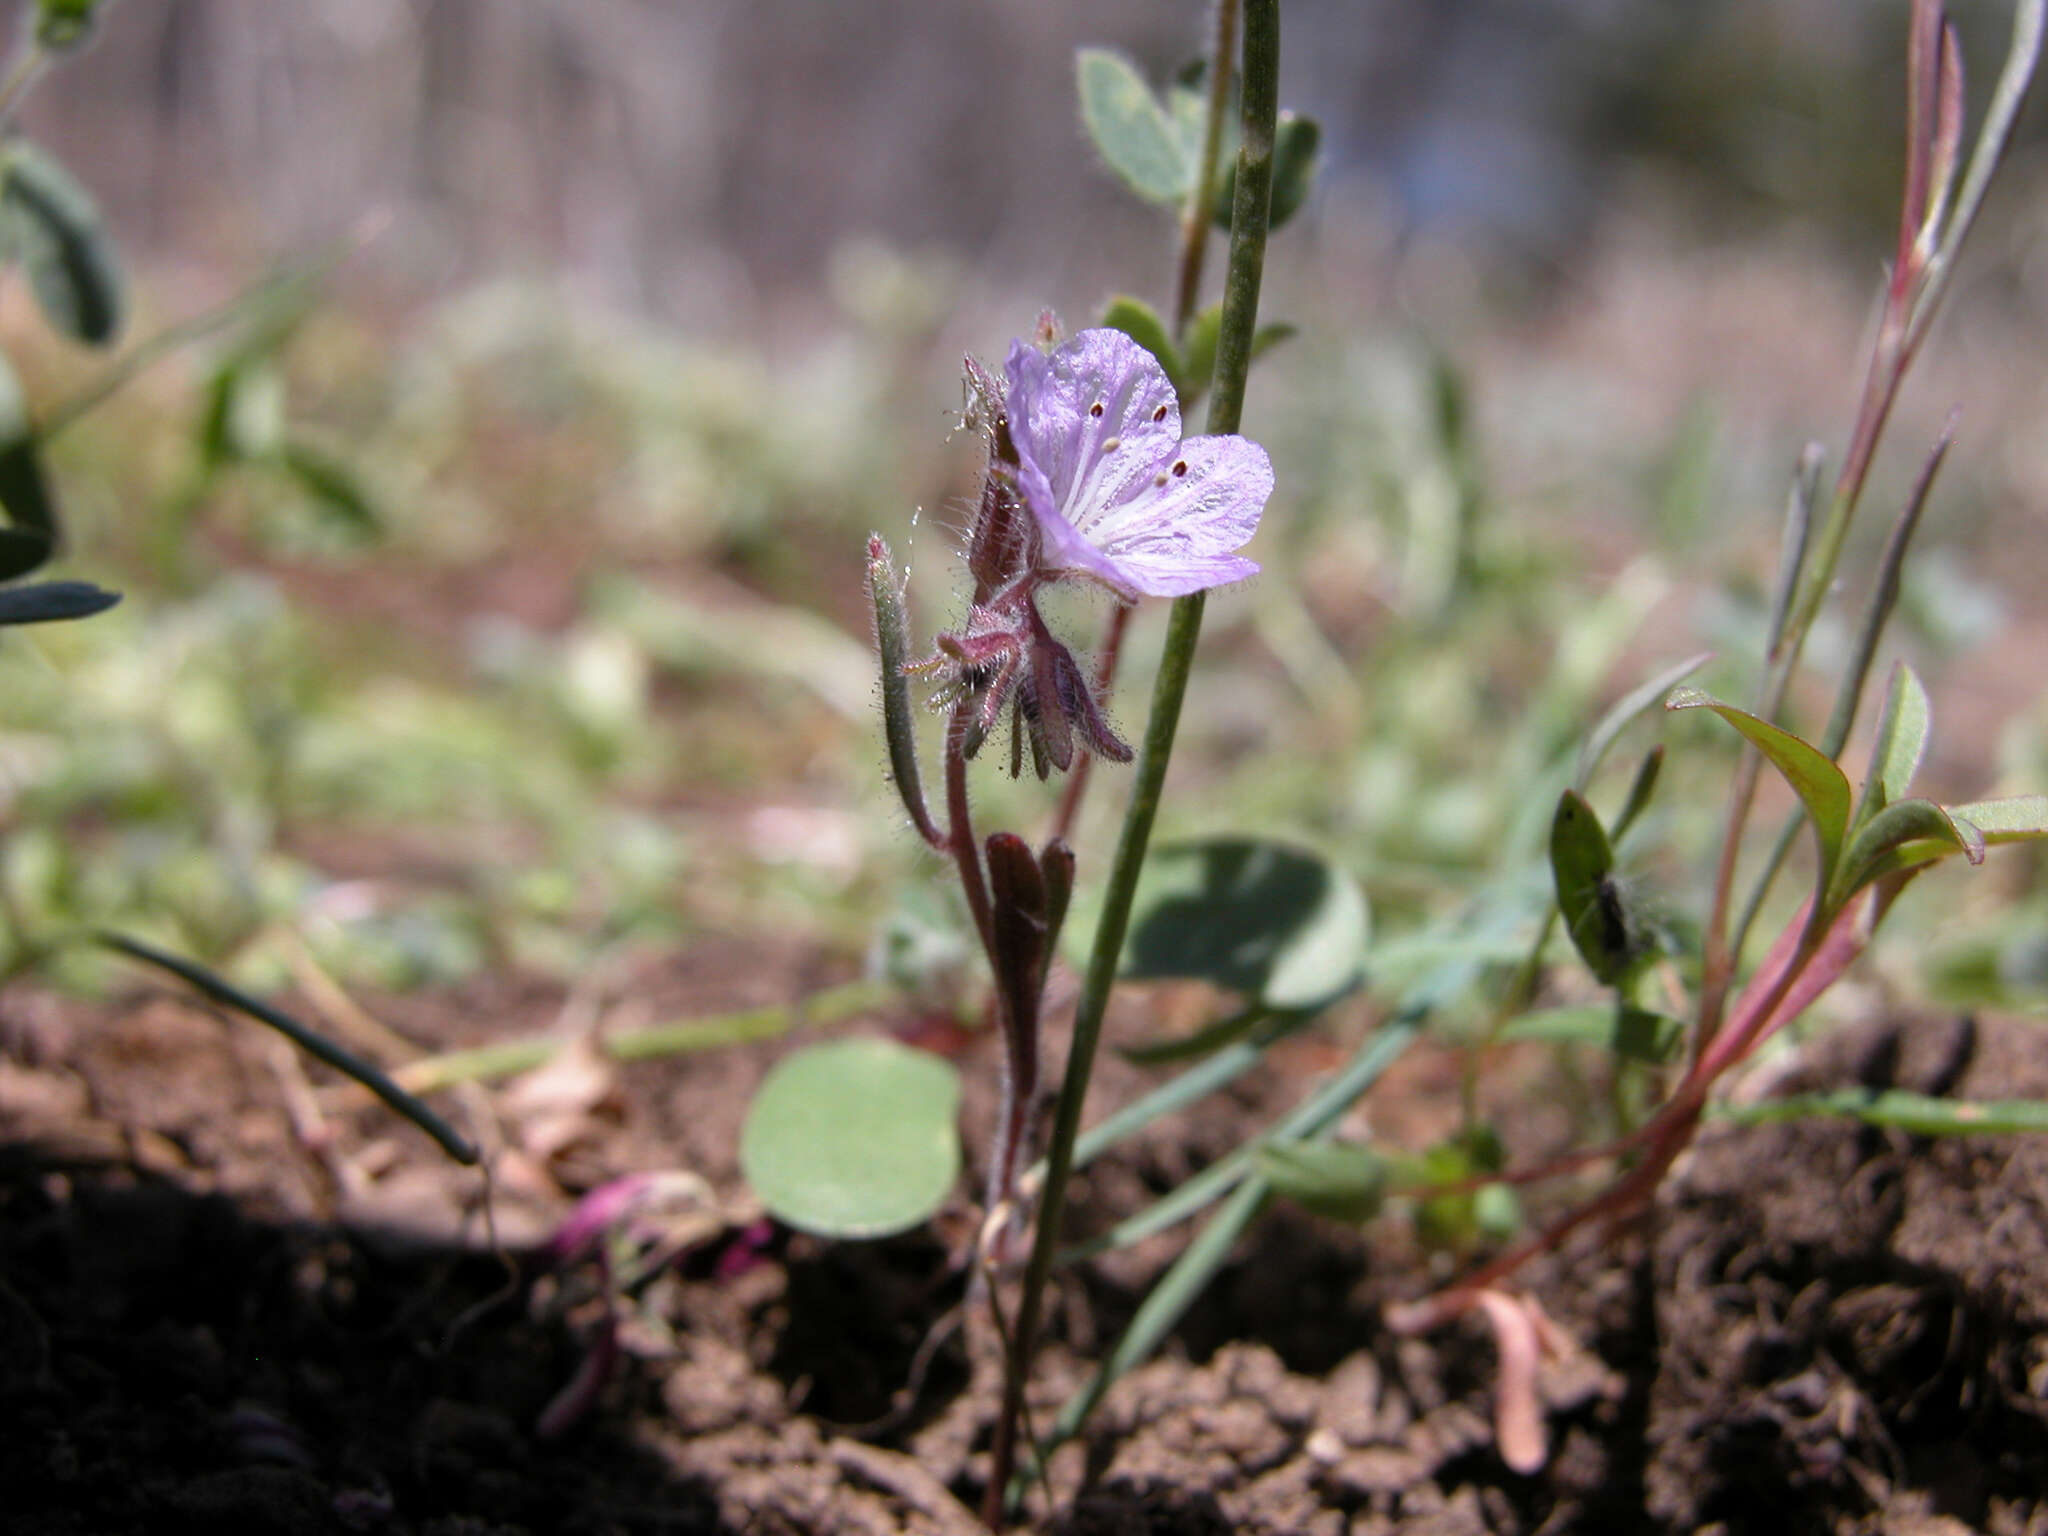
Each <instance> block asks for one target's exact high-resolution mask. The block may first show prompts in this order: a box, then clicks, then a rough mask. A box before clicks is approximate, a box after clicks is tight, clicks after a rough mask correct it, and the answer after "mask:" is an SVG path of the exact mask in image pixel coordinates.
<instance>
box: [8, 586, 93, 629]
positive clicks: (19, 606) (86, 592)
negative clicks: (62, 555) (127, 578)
mask: <svg viewBox="0 0 2048 1536" xmlns="http://www.w3.org/2000/svg"><path fill="white" fill-rule="evenodd" d="M119 601H121V594H120V593H118V592H109V591H106V590H105V589H104V588H101V587H96V586H94V585H93V584H92V583H91V582H89V581H44V582H38V583H36V584H35V585H34V586H28V587H9V588H6V589H5V590H0V624H46V623H49V622H50V621H51V620H53V619H84V618H90V617H91V616H92V615H93V614H96V613H104V612H106V610H107V609H109V608H111V607H113V606H114V604H116V603H118V602H119Z"/></svg>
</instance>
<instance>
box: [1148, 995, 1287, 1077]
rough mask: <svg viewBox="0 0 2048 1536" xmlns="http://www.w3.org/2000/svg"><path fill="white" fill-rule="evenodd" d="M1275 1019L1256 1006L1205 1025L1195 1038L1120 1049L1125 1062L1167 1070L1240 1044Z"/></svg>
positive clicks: (1171, 1038) (1172, 1037)
mask: <svg viewBox="0 0 2048 1536" xmlns="http://www.w3.org/2000/svg"><path fill="white" fill-rule="evenodd" d="M1272 1017H1273V1010H1272V1009H1270V1008H1261V1007H1258V1006H1257V1005H1254V1006H1252V1007H1250V1008H1245V1009H1240V1010H1239V1011H1238V1012H1236V1013H1233V1014H1228V1015H1226V1016H1225V1017H1223V1018H1220V1019H1218V1020H1216V1021H1215V1023H1213V1024H1205V1025H1203V1026H1202V1027H1201V1028H1200V1029H1198V1030H1196V1031H1195V1032H1194V1033H1193V1034H1191V1035H1169V1036H1167V1037H1166V1038H1165V1039H1161V1040H1146V1041H1142V1042H1141V1043H1139V1044H1137V1045H1125V1046H1119V1047H1118V1048H1117V1054H1118V1055H1120V1056H1122V1057H1123V1059H1124V1060H1125V1061H1128V1062H1133V1063H1135V1064H1136V1065H1138V1066H1141V1067H1157V1066H1164V1065H1167V1064H1169V1063H1171V1062H1176V1061H1193V1060H1196V1059H1197V1058H1199V1057H1202V1056H1207V1055H1209V1054H1211V1053H1212V1052H1215V1051H1220V1050H1222V1049H1224V1047H1226V1046H1231V1045H1235V1044H1237V1042H1238V1041H1240V1040H1242V1039H1244V1038H1245V1037H1246V1036H1247V1035H1249V1034H1251V1033H1252V1031H1253V1030H1255V1029H1258V1028H1259V1027H1260V1026H1261V1025H1263V1024H1264V1023H1265V1022H1266V1021H1267V1020H1268V1019H1271V1018H1272Z"/></svg>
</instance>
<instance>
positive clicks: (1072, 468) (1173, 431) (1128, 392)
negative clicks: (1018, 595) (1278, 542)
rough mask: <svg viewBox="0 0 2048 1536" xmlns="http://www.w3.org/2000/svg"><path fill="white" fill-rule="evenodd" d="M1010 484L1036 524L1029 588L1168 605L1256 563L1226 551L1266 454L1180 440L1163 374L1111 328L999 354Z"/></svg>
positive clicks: (1241, 528)
mask: <svg viewBox="0 0 2048 1536" xmlns="http://www.w3.org/2000/svg"><path fill="white" fill-rule="evenodd" d="M1008 375H1009V393H1008V397H1007V402H1006V405H1007V414H1008V416H1009V430H1010V436H1011V438H1012V440H1013V442H1014V443H1015V446H1016V452H1017V485H1018V489H1019V491H1020V492H1021V493H1022V495H1023V499H1024V504H1025V505H1026V506H1027V507H1028V508H1029V509H1030V512H1031V515H1032V518H1033V520H1034V521H1035V522H1036V523H1037V525H1038V533H1039V544H1040V547H1039V550H1038V552H1037V559H1036V561H1035V566H1036V572H1037V574H1038V576H1039V577H1040V579H1042V580H1051V579H1057V578H1059V577H1063V576H1069V575H1073V576H1085V577H1090V578H1093V579H1094V580H1096V581H1099V582H1101V583H1102V584H1103V585H1104V586H1106V587H1108V588H1109V589H1110V590H1111V591H1112V592H1114V593H1116V594H1117V596H1119V597H1121V598H1123V599H1125V600H1126V601H1135V600H1136V599H1137V598H1138V597H1140V596H1150V597H1180V596H1183V595H1185V594H1187V593H1190V592H1200V591H1202V590H1204V589H1205V588H1208V587H1215V586H1221V585H1223V584H1224V583H1225V582H1231V581H1238V580H1240V579H1242V578H1243V577H1246V576H1249V575H1251V574H1253V573H1254V572H1255V571H1257V570H1258V566H1257V565H1256V564H1255V563H1254V562H1252V561H1250V560H1247V559H1245V558H1244V557H1243V556H1242V555H1239V554H1237V553H1236V551H1237V550H1238V549H1240V548H1242V547H1243V545H1244V544H1245V543H1246V541H1247V540H1249V539H1250V538H1251V536H1252V533H1253V531H1254V530H1255V529H1256V528H1257V527H1258V525H1259V514H1260V513H1261V512H1263V511H1264V510H1265V506H1266V499H1267V498H1268V497H1269V496H1271V495H1272V493H1273V466H1272V462H1271V461H1270V460H1269V459H1268V458H1267V457H1266V450H1265V449H1263V448H1261V447H1260V446H1259V445H1258V444H1257V443H1254V442H1251V441H1250V440H1248V439H1246V438H1242V437H1238V436H1235V435H1231V436H1211V437H1189V438H1183V437H1182V436H1181V433H1180V406H1179V404H1178V402H1177V401H1176V399H1175V396H1174V390H1173V385H1172V384H1171V383H1170V382H1169V381H1168V380H1167V377H1166V370H1165V369H1163V368H1161V367H1160V366H1159V363H1158V360H1157V359H1155V358H1154V357H1153V356H1152V354H1151V353H1150V352H1148V351H1146V350H1145V349H1144V348H1143V347H1141V346H1140V345H1138V343H1137V342H1135V341H1133V340H1132V339H1131V338H1130V337H1128V336H1126V335H1125V334H1124V333H1123V332H1122V331H1114V330H1092V331H1082V332H1081V333H1080V334H1079V335H1077V336H1075V337H1073V338H1072V339H1071V340H1069V341H1066V342H1064V343H1062V344H1061V345H1060V346H1058V347H1055V348H1054V349H1053V350H1052V351H1051V352H1050V353H1046V352H1041V351H1039V350H1038V349H1036V348H1034V347H1031V346H1028V345H1026V344H1025V343H1024V342H1021V341H1017V342H1012V343H1011V344H1010V359H1009V367H1008Z"/></svg>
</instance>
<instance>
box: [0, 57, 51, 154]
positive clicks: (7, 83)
mask: <svg viewBox="0 0 2048 1536" xmlns="http://www.w3.org/2000/svg"><path fill="white" fill-rule="evenodd" d="M49 62H50V56H49V54H48V53H46V52H45V51H44V49H43V45H42V44H41V43H39V42H37V41H36V40H35V38H34V37H33V36H32V35H31V36H30V37H29V39H28V40H27V41H26V42H25V43H24V44H23V45H22V47H21V48H20V49H18V50H17V51H16V53H15V55H14V57H13V58H12V59H10V60H9V61H8V65H7V74H6V77H5V78H4V79H0V132H4V131H5V130H7V129H9V128H11V127H12V126H13V121H14V113H15V109H16V108H17V107H19V106H20V105H21V98H22V97H23V96H24V95H26V94H27V92H28V88H29V87H30V86H32V85H34V84H35V83H36V77H37V76H38V75H40V74H42V72H43V66H44V65H46V64H48V63H49Z"/></svg>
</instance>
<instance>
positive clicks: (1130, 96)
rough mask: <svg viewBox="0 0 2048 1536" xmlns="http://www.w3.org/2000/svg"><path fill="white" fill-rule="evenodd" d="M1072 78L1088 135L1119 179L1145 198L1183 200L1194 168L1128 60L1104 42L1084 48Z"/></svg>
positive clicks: (1156, 100) (1170, 201)
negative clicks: (1102, 44) (1078, 96)
mask: <svg viewBox="0 0 2048 1536" xmlns="http://www.w3.org/2000/svg"><path fill="white" fill-rule="evenodd" d="M1074 78H1075V84H1076V86H1077V87H1078V89H1079V92H1080V97H1081V121H1082V124H1083V125H1084V126H1085V127H1086V128H1087V130H1088V137H1089V138H1090V139H1092V140H1093V141H1094V143H1095V147H1096V149H1097V150H1098V151H1100V152H1101V155H1102V158H1103V160H1104V162H1105V163H1106V164H1107V165H1108V166H1109V168H1110V169H1111V170H1112V171H1114V172H1115V173H1116V174H1117V176H1118V178H1119V179H1120V180H1122V182H1123V183H1124V185H1125V186H1127V187H1129V188H1130V189H1131V190H1132V191H1133V192H1135V193H1137V194H1138V196H1140V197H1142V198H1144V199H1145V200H1146V201H1147V202H1150V203H1161V204H1165V205H1167V206H1172V205H1174V204H1176V203H1179V202H1181V201H1183V200H1184V199H1185V198H1186V197H1187V195H1188V184H1189V181H1190V179H1191V178H1192V176H1193V174H1194V173H1193V169H1192V166H1191V163H1190V161H1189V159H1188V157H1187V155H1186V153H1185V152H1184V150H1183V148H1182V145H1181V139H1180V134H1179V133H1178V132H1177V131H1176V130H1175V128H1174V125H1173V122H1172V120H1171V119H1170V118H1169V117H1168V116H1167V114H1166V109H1165V108H1164V107H1162V106H1161V105H1160V104H1159V98H1158V97H1156V96H1154V95H1153V94H1152V89H1151V87H1150V86H1148V85H1146V84H1145V81H1144V78H1143V77H1142V76H1141V75H1140V74H1139V73H1138V72H1137V70H1136V69H1134V68H1133V67H1132V66H1131V64H1130V62H1129V61H1128V60H1127V59H1125V58H1124V57H1123V55H1121V54H1118V53H1112V52H1110V51H1109V50H1108V49H1106V48H1083V49H1081V50H1080V51H1079V52H1078V53H1077V54H1076V55H1075V56H1074Z"/></svg>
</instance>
